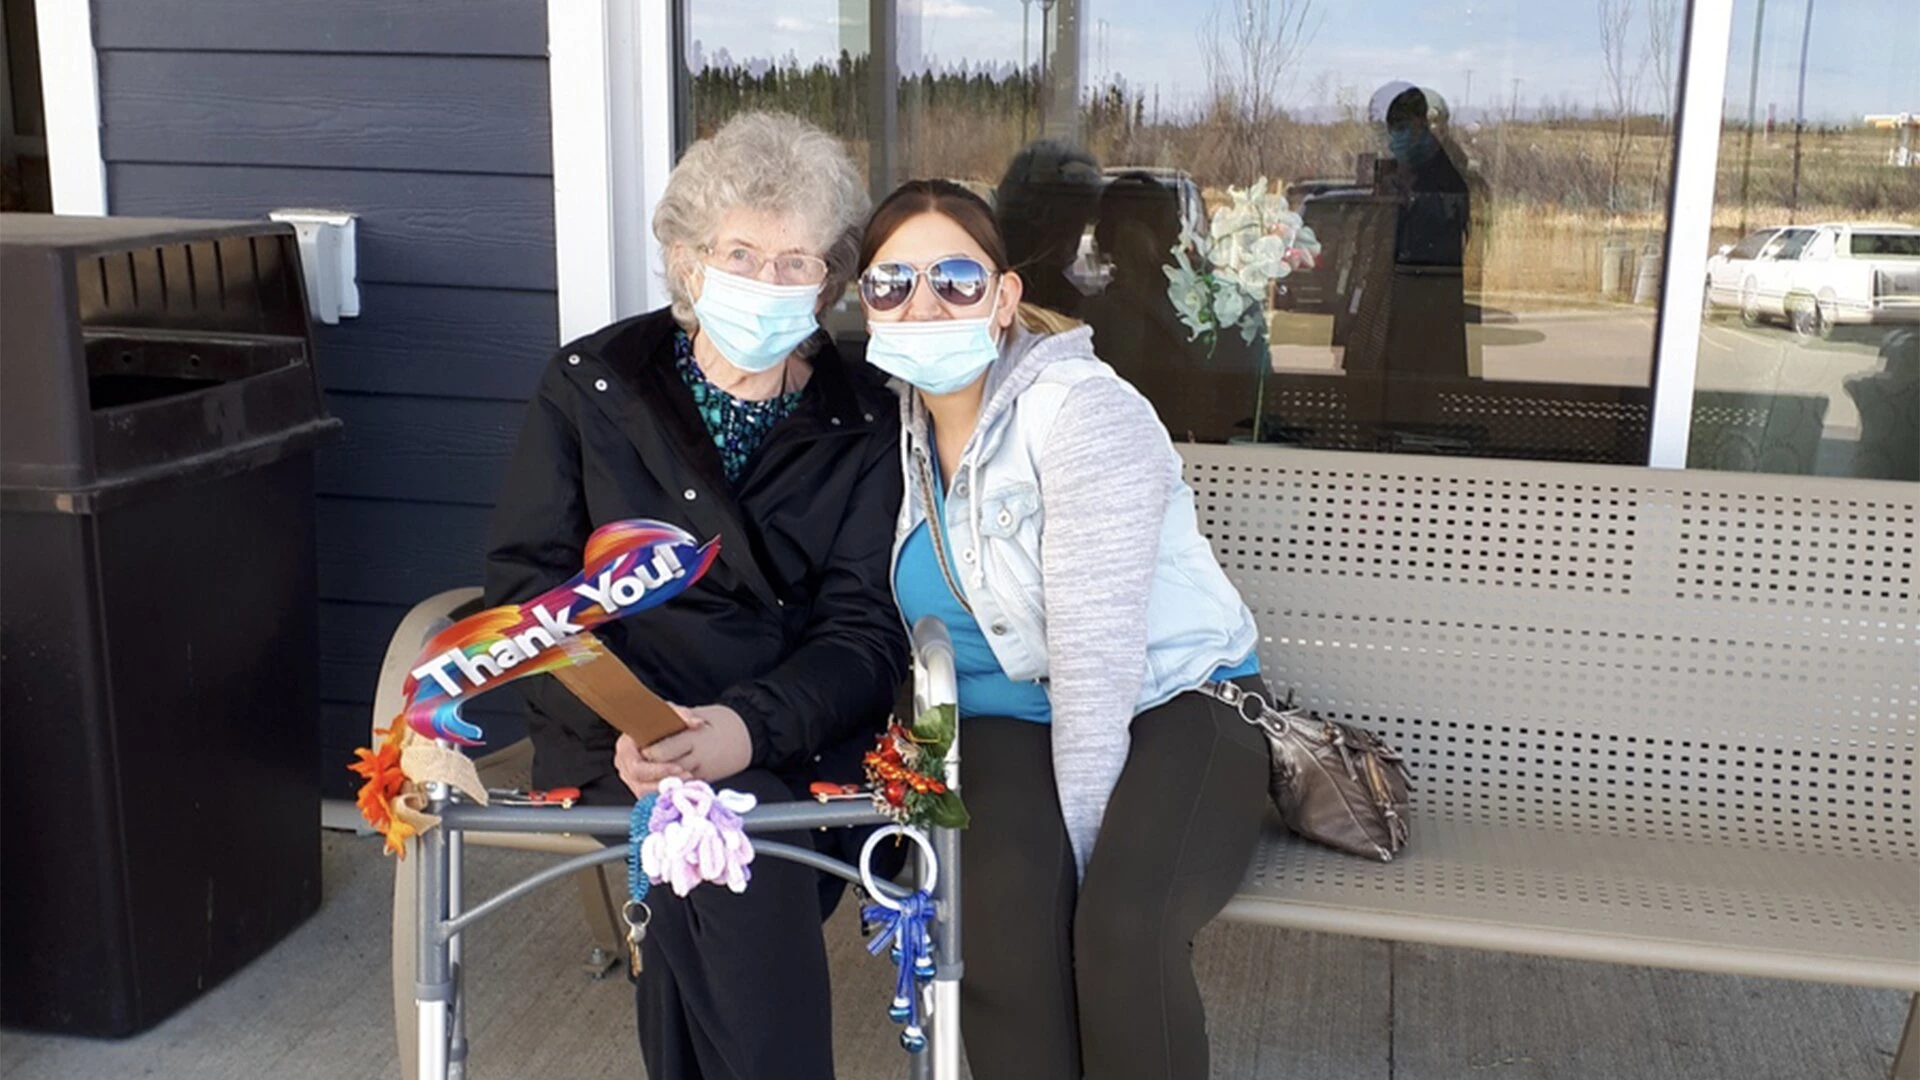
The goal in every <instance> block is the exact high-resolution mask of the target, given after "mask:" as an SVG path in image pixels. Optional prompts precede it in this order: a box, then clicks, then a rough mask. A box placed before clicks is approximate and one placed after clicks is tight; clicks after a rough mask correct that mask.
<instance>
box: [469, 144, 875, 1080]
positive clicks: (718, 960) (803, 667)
mask: <svg viewBox="0 0 1920 1080" xmlns="http://www.w3.org/2000/svg"><path fill="white" fill-rule="evenodd" d="M868 205H869V203H868V199H867V196H866V193H865V189H864V187H863V185H862V184H861V180H860V176H859V174H858V173H857V172H856V171H855V170H854V167H853V165H852V163H851V162H850V161H849V160H848V159H847V156H846V154H845V152H844V151H843V150H842V149H841V148H840V146H839V144H838V143H837V142H836V141H835V140H833V139H832V138H830V137H829V136H827V135H826V134H825V133H823V132H821V131H819V130H817V129H815V128H812V127H810V126H808V125H807V124H805V123H803V122H801V121H799V120H796V119H792V118H789V117H784V116H777V115H770V114H748V115H743V116H740V117H738V118H736V119H734V120H733V121H731V122H730V123H728V124H727V125H726V126H725V127H723V128H721V129H720V130H719V131H718V132H716V133H715V134H714V135H713V136H712V137H711V138H709V139H706V140H703V141H701V142H698V143H695V144H694V145H693V146H692V147H690V148H689V149H688V150H687V153H686V155H685V157H684V158H683V159H682V160H681V162H680V165H679V166H678V167H677V168H676V169H675V170H674V172H673V175H672V177H671V179H670V180H669V181H668V184H667V189H666V193H665V195H664V197H663V198H662V200H661V202H660V207H659V210H658V211H657V212H656V213H655V215H654V220H653V229H654V234H655V235H656V236H657V237H658V238H659V240H660V243H661V246H662V248H663V249H664V251H665V261H666V268H665V269H666V275H665V276H666V283H667V288H668V291H669V293H670V295H671V297H672V301H673V302H672V305H671V307H670V308H668V309H666V310H662V311H655V312H652V313H649V314H646V315H642V316H639V317H637V318H633V319H627V320H625V321H622V322H618V323H615V324H613V325H612V326H609V327H606V328H605V329H603V330H600V331H598V332H596V333H593V334H591V335H588V336H587V337H585V338H582V339H580V340H578V341H575V342H572V343H570V344H568V345H566V346H564V347H563V348H561V349H560V351H559V353H558V354H557V355H556V356H555V357H554V359H553V361H552V362H551V363H550V364H549V365H548V366H547V370H546V373H545V375H544V376H543V378H542V379H541V382H540V387H539V390H538V392H537V393H536V395H535V397H534V399H533V401H532V403H531V404H530V405H529V407H528V411H527V417H526V421H525V424H524V426H523V428H522V430H521V434H520V443H519V447H518V449H517V450H516V451H515V453H514V457H513V462H512V465H511V466H510V469H509V471H508V475H507V480H506V485H505V489H504V491H503V492H502V494H501V498H500V503H499V506H498V509H497V510H496V511H495V519H494V529H493V536H492V542H491V549H490V552H489V555H488V558H487V573H486V592H487V601H488V602H489V603H494V604H499V603H507V602H512V601H521V600H525V599H527V598H529V597H532V596H535V595H537V594H539V593H540V592H542V591H544V590H546V589H549V588H551V587H552V586H554V585H555V584H557V583H559V582H561V581H563V580H565V579H566V578H567V577H569V576H571V575H573V574H575V573H578V572H579V570H580V565H581V556H582V549H583V547H584V545H585V543H586V539H587V537H588V535H589V534H590V533H591V532H592V531H593V530H594V529H595V528H596V527H597V526H599V525H602V524H604V523H606V522H608V521H613V520H618V519H622V518H634V517H642V518H653V519H656V520H659V521H665V522H670V523H672V524H674V525H678V526H681V527H683V528H685V529H687V530H688V531H689V532H691V533H693V534H694V535H695V536H697V537H700V538H701V539H702V540H704V539H706V538H709V537H713V536H718V537H720V538H721V546H720V557H719V560H718V562H717V563H715V565H714V566H713V568H712V569H711V571H709V573H708V574H707V575H706V577H705V578H703V579H702V580H701V581H700V582H699V583H698V584H697V585H695V586H694V587H693V588H692V589H690V590H688V591H687V592H686V593H685V594H683V595H681V596H680V597H678V598H677V599H675V600H674V601H673V602H671V603H669V604H666V605H663V606H661V607H658V608H655V609H653V610H650V611H647V612H644V613H642V614H639V615H636V616H633V617H631V618H629V619H626V620H623V621H621V622H619V623H616V624H609V625H607V626H604V627H602V628H601V629H599V630H598V631H596V633H598V634H599V636H600V637H601V638H602V639H603V640H604V641H605V643H606V644H607V646H608V647H609V648H610V649H611V650H612V652H613V653H615V654H616V655H618V656H619V657H620V658H621V659H622V660H624V661H625V662H626V663H627V665H628V666H629V667H631V668H632V669H633V671H634V672H635V673H636V674H637V675H638V676H639V677H640V678H641V680H642V681H644V682H645V683H647V684H648V685H649V686H651V687H652V688H653V689H654V690H655V691H656V692H658V693H659V694H660V695H661V696H662V697H665V698H666V699H667V700H669V701H672V702H677V703H679V704H680V706H681V707H682V708H681V715H682V717H683V719H685V720H686V721H687V722H688V724H689V728H688V730H687V731H685V732H683V733H681V734H678V735H674V736H671V737H669V738H667V739H665V740H662V741H661V742H658V743H655V744H654V745H652V746H650V747H636V746H635V745H633V743H632V741H631V740H630V739H629V738H627V737H626V736H617V735H616V732H615V731H614V729H613V728H612V727H610V726H608V724H607V723H606V722H605V721H604V720H602V719H601V718H600V717H599V716H597V715H595V714H594V713H593V712H592V711H591V710H589V709H588V708H587V707H586V706H585V705H583V704H582V703H581V702H580V701H579V700H578V699H577V698H575V697H573V696H572V695H571V694H570V693H569V692H568V691H567V690H566V689H565V688H563V687H562V686H560V685H559V684H558V683H557V682H556V681H554V680H553V679H551V678H547V677H540V678H537V679H535V680H533V681H532V684H531V687H530V689H529V690H528V691H527V697H528V713H527V727H528V731H529V734H530V735H531V736H532V739H533V745H534V765H533V770H534V774H533V779H534V783H535V785H537V786H541V787H552V786H561V785H564V786H573V787H579V788H580V789H581V790H582V792H583V794H584V797H585V798H586V799H587V801H590V802H591V801H596V800H597V801H600V802H604V803H613V802H631V801H632V800H633V799H634V798H635V797H636V796H638V795H641V794H644V793H646V792H648V791H651V790H653V788H654V786H655V785H656V784H658V783H659V781H661V780H662V779H664V778H665V777H668V776H678V777H692V778H697V779H702V780H707V781H709V782H712V783H713V784H714V785H715V786H716V787H728V788H733V789H736V790H739V791H744V792H749V793H751V794H753V795H755V796H757V797H758V798H759V799H760V801H762V802H773V801H779V800H786V799H792V798H796V797H805V793H806V790H807V786H808V785H809V784H810V783H811V782H813V781H815V780H820V779H826V780H835V781H850V780H856V779H858V778H859V775H860V764H859V760H860V755H861V753H862V752H863V750H865V749H867V748H869V747H871V745H872V740H873V736H874V735H875V733H877V732H878V731H879V730H881V727H882V725H883V724H884V722H885V717H886V714H887V709H888V706H889V704H890V702H891V700H892V694H893V692H894V690H895V687H896V685H897V684H898V683H899V682H900V680H901V678H902V677H903V675H904V668H905V655H906V641H905V634H904V632H903V630H902V627H901V624H900V618H899V615H898V614H897V613H896V611H895V610H894V606H893V600H892V594H891V590H890V588H889V585H888V557H889V542H890V540H891V537H892V523H893V519H894V515H895V513H896V511H897V510H898V509H899V504H900V492H901V477H900V468H899V464H898V462H897V460H896V457H895V455H896V454H897V449H896V441H897V439H898V438H899V423H898V419H897V417H898V410H897V407H896V405H895V403H894V400H893V399H892V397H891V395H890V394H888V393H887V391H886V390H885V388H884V387H882V386H881V385H880V384H879V382H878V380H877V378H875V377H873V376H872V374H871V372H870V370H869V369H866V368H864V367H862V366H858V365H855V364H852V363H849V362H848V361H846V360H845V359H843V358H842V357H841V356H840V354H839V353H838V352H836V351H835V349H834V347H833V344H832V343H831V342H830V341H829V340H828V339H827V337H826V335H825V333H823V332H822V331H821V329H820V326H819V324H818V322H816V318H817V316H818V315H819V313H820V312H821V311H822V310H823V309H824V308H825V307H826V306H827V305H828V304H829V303H830V302H831V301H832V300H833V299H835V298H837V297H839V296H840V295H841V293H842V290H843V289H844V288H845V286H846V284H847V282H848V281H849V280H850V278H851V277H852V273H853V262H854V259H855V257H856V256H857V253H858V252H857V243H858V239H857V237H856V235H855V233H854V231H853V230H854V229H855V227H856V226H858V225H859V224H860V223H861V221H862V220H863V219H864V217H865V215H866V212H867V209H868ZM780 839H782V840H785V841H786V842H787V843H795V844H800V845H803V846H813V847H818V846H821V845H824V844H833V843H836V842H837V840H836V834H814V835H804V834H803V835H790V836H783V837H781V838H780ZM838 896H839V891H838V886H837V884H835V885H828V884H826V883H823V882H822V880H821V878H820V875H818V874H817V873H816V872H814V871H812V870H808V869H804V868H801V867H799V866H797V865H795V864H792V863H788V862H785V861H783V860H776V859H763V860H760V861H758V862H756V863H755V864H754V867H753V884H752V886H751V887H750V888H748V889H747V890H746V892H745V893H744V894H740V895H735V894H733V893H730V892H728V891H727V890H725V889H713V888H709V889H697V890H695V891H694V892H693V893H692V895H690V896H688V897H687V898H685V899H684V900H680V899H675V898H674V897H673V896H672V895H671V893H670V892H669V891H668V890H665V889H659V890H655V891H654V892H653V893H652V895H650V896H649V897H648V903H649V905H650V906H651V907H652V909H653V919H652V923H651V926H650V930H649V933H648V934H647V937H646V940H645V944H644V948H643V954H642V959H643V972H642V974H641V975H640V977H639V980H638V1011H639V1029H640V1045H641V1051H642V1056H643V1058H644V1059H645V1062H646V1067H647V1075H648V1076H649V1077H651V1078H652V1080H684V1078H714V1080H718V1078H727V1080H764V1078H766V1077H773V1076H779V1077H796V1078H814V1077H818V1078H822V1080H826V1078H830V1077H832V1076H833V1055H832V1043H831V1038H830V1036H831V1023H830V1016H829V995H828V985H827V963H826V951H825V947H824V945H823V942H822V939H821V934H820V922H821V920H822V918H823V917H824V914H825V909H827V908H830V907H831V905H832V903H833V902H834V901H835V900H837V898H838Z"/></svg>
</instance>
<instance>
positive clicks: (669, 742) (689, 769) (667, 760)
mask: <svg viewBox="0 0 1920 1080" xmlns="http://www.w3.org/2000/svg"><path fill="white" fill-rule="evenodd" d="M673 710H674V711H675V712H677V713H679V714H680V719H682V720H685V721H686V722H687V730H685V731H683V732H681V733H679V734H678V735H669V736H667V737H666V738H664V739H661V740H660V741H659V742H657V743H654V744H653V745H652V746H649V747H647V748H646V749H645V750H643V751H642V752H641V753H642V754H643V755H644V756H645V757H646V759H647V760H648V761H653V762H658V763H659V764H661V765H665V766H672V767H675V768H678V769H680V770H682V773H683V775H688V776H692V777H693V778H694V779H696V780H705V781H707V782H708V783H714V782H716V781H719V780H724V779H726V778H727V777H729V776H732V775H733V774H735V773H737V772H741V771H743V770H744V769H746V767H747V765H748V764H749V763H751V762H752V760H753V740H752V739H751V738H750V737H748V735H747V723H746V721H744V720H742V719H740V714H739V713H737V712H734V711H733V710H732V709H729V708H727V707H726V706H725V705H702V706H701V707H700V708H697V709H689V708H686V707H685V706H682V705H675V706H674V707H673Z"/></svg>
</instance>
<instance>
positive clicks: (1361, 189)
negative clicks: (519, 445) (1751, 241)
mask: <svg viewBox="0 0 1920 1080" xmlns="http://www.w3.org/2000/svg"><path fill="white" fill-rule="evenodd" d="M683 4H684V7H683V19H682V27H683V34H684V42H685V57H686V61H687V64H688V69H689V71H688V79H689V83H688V85H689V87H690V94H689V96H690V109H691V114H692V115H691V121H692V123H691V127H692V128H693V130H694V132H695V133H696V134H704V133H706V132H708V131H711V130H713V128H714V127H716V126H717V125H718V124H720V123H721V122H723V121H724V120H725V119H726V118H727V117H728V116H730V115H732V114H733V113H735V112H737V111H739V110H743V109H749V108H779V109H785V110H788V111H792V112H795V113H798V114H800V115H802V116H805V117H806V118H808V119H809V120H811V121H813V122H814V123H816V124H819V125H821V126H822V127H824V128H826V129H827V130H829V131H832V132H835V133H836V134H838V135H839V136H841V137H842V138H844V139H846V140H847V142H848V144H849V145H850V147H851V148H852V149H853V152H854V153H855V154H856V157H857V159H858V160H860V161H861V162H863V163H864V164H865V166H866V167H867V169H868V172H869V175H870V177H871V178H872V183H873V187H874V192H875V194H876V195H881V194H884V193H885V192H886V191H888V190H890V189H891V188H892V187H893V186H894V185H896V184H897V183H899V182H900V181H903V180H905V179H907V178H909V177H919V176H939V177H945V178H948V179H953V180H957V181H959V182H962V183H965V184H967V185H969V186H970V187H972V188H973V189H974V190H975V191H977V192H979V193H981V194H982V195H984V196H986V197H987V198H988V199H989V200H990V201H991V202H992V203H993V205H994V206H995V209H996V213H997V214H998V216H999V218H1000V221H1001V224H1002V226H1003V228H1004V229H1005V231H1006V233H1007V238H1008V243H1009V248H1010V249H1011V250H1012V252H1013V254H1014V259H1015V262H1016V264H1017V266H1018V269H1019V270H1020V271H1021V273H1022V274H1023V276H1024V277H1025V279H1026V282H1027V296H1028V298H1029V299H1032V300H1037V301H1039V302H1041V303H1044V304H1046V305H1047V306H1049V307H1052V308H1054V309H1056V310H1058V311H1060V312H1062V313H1064V314H1067V315H1070V316H1072V317H1074V318H1076V319H1079V320H1082V321H1084V322H1087V323H1089V324H1090V325H1092V326H1093V328H1094V331H1095V343H1096V347H1097V348H1098V350H1099V352H1100V354H1101V356H1102V357H1103V358H1104V359H1106V360H1107V361H1108V362H1109V363H1111V364H1112V365H1113V366H1114V367H1115V368H1116V369H1118V370H1119V371H1120V372H1121V373H1122V374H1124V375H1125V376H1126V377H1127V378H1128V379H1130V380H1131V381H1133V382H1134V383H1135V384H1136V385H1137V386H1139V387H1140V388H1141V389H1142V391H1143V392H1145V393H1146V395H1147V396H1148V398H1149V399H1150V400H1151V401H1152V402H1153V403H1154V405H1155V407H1156V408H1157V409H1158V411H1159V413H1160V416H1161V419H1162V420H1163V422H1164V423H1165V424H1166V425H1167V427H1168V429H1169V430H1170V431H1171V432H1172V433H1173V435H1174V436H1175V437H1176V438H1177V439H1180V440H1183V441H1185V440H1193V441H1201V442H1256V441H1257V442H1263V443H1280V444H1292V445H1303V446H1317V447H1332V448H1346V449H1364V450H1392V451H1403V452H1426V453H1448V454H1471V455H1497V456H1515V457H1540V458H1557V459H1568V460H1585V461H1613V462H1629V463H1635V464H1638V463H1643V462H1644V461H1645V460H1646V449H1647V444H1648V438H1649V434H1650V432H1649V426H1650V424H1649V421H1650V415H1651V401H1652V386H1653V375H1654V371H1653V364H1654V358H1653V352H1654V350H1653V342H1654V324H1655V304H1656V301H1657V298H1658V296H1659V291H1660V290H1659V287H1660V275H1661V267H1662V263H1663V256H1664V251H1663V246H1662V245H1663V243H1664V236H1665V232H1666V206H1667V201H1668V196H1669V191H1668V188H1669V183H1670V180H1671V164H1670V163H1671V160H1672V152H1673V146H1672V138H1673V128H1672V122H1671V119H1672V116H1673V113H1674V106H1675V99H1676V96H1677V85H1676V83H1677V77H1678V70H1679V43H1680V40H1681V36H1682V34H1681V30H1682V16H1683V10H1684V5H1683V4H1682V3H1680V0H1579V2H1578V3H1576V4H1574V5H1572V6H1571V7H1570V6H1569V5H1565V4H1559V5H1555V4H1527V3H1520V2H1518V0H1475V2H1472V3H1469V2H1467V0H1456V2H1439V3H1435V2H1428V0H1421V2H1415V0H1352V2H1347V3H1340V4H1334V3H1331V2H1328V0H1203V2H1200V3H1196V4H1192V5H1182V4H1166V3H1161V2H1157V0H1101V2H1099V3H1097V4H1095V3H1092V2H1091V0H896V2H891V3H888V2H881V0H790V2H789V3H787V4H784V5H781V6H780V13H779V14H778V15H775V16H769V15H768V14H767V9H766V7H765V5H762V4H758V3H753V2H750V0H683ZM1278 199H1284V206H1280V205H1279V204H1278V202H1277V200H1278ZM1249 214H1251V215H1253V217H1252V219H1249V217H1248V215H1249ZM1249 220H1253V221H1255V222H1256V223H1255V224H1253V225H1251V226H1250V225H1249V224H1248V222H1249ZM1767 224H1778V225H1785V224H1789V222H1785V221H1781V222H1778V223H1773V222H1760V221H1755V222H1753V223H1752V226H1751V228H1749V229H1748V230H1747V231H1750V232H1751V231H1757V230H1759V229H1760V227H1761V226H1762V225H1767ZM1249 229H1251V232H1249ZM1774 232H1777V229H1775V230H1772V231H1769V232H1768V235H1767V236H1765V237H1762V238H1757V240H1756V246H1759V245H1764V244H1765V243H1767V242H1769V241H1771V240H1773V239H1776V237H1775V236H1774ZM1261 235H1271V236H1273V237H1275V238H1276V239H1278V240H1281V241H1284V243H1280V244H1277V245H1276V244H1271V243H1270V244H1264V245H1263V244H1258V243H1257V242H1256V241H1257V240H1258V239H1259V238H1260V236H1261ZM1733 239H1738V237H1737V236H1736V237H1734V238H1733ZM1183 260H1184V263H1183ZM1729 287H1730V288H1731V289H1733V290H1734V292H1733V293H1730V294H1728V297H1727V298H1728V299H1730V300H1731V301H1732V302H1733V303H1736V304H1737V303H1738V290H1739V289H1740V287H1741V284H1740V283H1738V282H1734V283H1732V284H1731V285H1730V286H1729ZM1209 313H1210V314H1209ZM838 319H839V321H838V322H836V321H834V319H833V318H830V319H829V323H830V325H831V326H833V328H834V329H835V331H836V333H841V334H843V336H845V337H847V338H849V339H854V338H857V337H858V336H859V334H860V332H861V328H860V326H859V320H858V314H857V308H855V307H854V306H852V305H847V306H846V307H845V308H844V309H843V310H842V311H841V312H839V313H838Z"/></svg>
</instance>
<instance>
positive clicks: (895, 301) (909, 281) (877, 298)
mask: <svg viewBox="0 0 1920 1080" xmlns="http://www.w3.org/2000/svg"><path fill="white" fill-rule="evenodd" d="M994 273H995V271H992V270H989V269H987V268H986V267H984V266H982V265H980V262H979V260H977V259H970V258H967V257H966V256H964V255H955V256H952V257H950V258H945V259H941V260H940V261H939V262H936V263H934V264H933V265H932V266H929V267H927V268H926V269H925V270H922V269H920V268H919V267H917V266H914V265H912V264H910V263H903V262H883V263H874V264H873V265H872V266H869V267H867V270H866V273H864V274H861V275H860V299H862V300H865V301H866V302H867V306H868V307H870V308H872V309H873V310H875V311H892V310H894V309H895V308H897V307H900V306H901V305H902V304H905V303H906V302H907V298H908V297H910V296H912V295H913V286H914V283H915V282H916V281H917V280H918V279H919V278H922V277H925V278H926V279H927V286H928V287H929V288H931V289H932V290H933V295H935V296H937V297H939V298H940V299H941V300H943V301H945V302H946V303H949V304H952V305H953V306H954V307H972V306H973V305H974V304H977V303H979V302H980V301H982V300H984V299H986V297H987V286H988V284H989V283H990V282H992V280H993V275H994Z"/></svg>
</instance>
